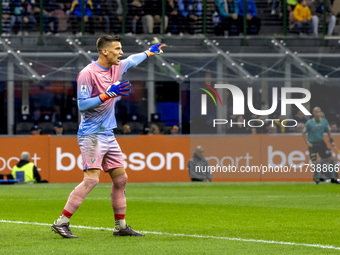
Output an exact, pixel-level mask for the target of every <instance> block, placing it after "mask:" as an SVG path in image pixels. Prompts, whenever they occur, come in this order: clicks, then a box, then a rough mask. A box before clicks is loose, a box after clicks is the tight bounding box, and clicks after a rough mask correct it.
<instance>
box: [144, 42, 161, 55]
mask: <svg viewBox="0 0 340 255" xmlns="http://www.w3.org/2000/svg"><path fill="white" fill-rule="evenodd" d="M164 46H166V44H165V43H159V44H154V45H152V46H151V47H150V48H149V49H148V50H146V51H144V52H145V54H146V55H147V56H148V57H150V56H152V55H158V54H162V53H163V51H162V47H164Z"/></svg>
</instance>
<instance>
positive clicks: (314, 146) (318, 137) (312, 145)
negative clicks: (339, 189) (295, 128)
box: [303, 107, 340, 184]
mask: <svg viewBox="0 0 340 255" xmlns="http://www.w3.org/2000/svg"><path fill="white" fill-rule="evenodd" d="M321 113H322V112H321V109H320V107H314V109H313V118H312V119H309V120H308V121H307V122H306V125H305V129H304V131H303V139H304V140H305V142H306V144H307V146H308V150H309V157H310V160H311V161H312V166H313V167H312V169H313V170H314V184H319V182H320V171H323V166H322V165H321V167H320V166H318V165H317V164H318V162H317V154H319V156H320V157H321V158H322V159H327V161H328V163H329V167H330V168H329V172H330V173H331V179H332V180H331V182H332V183H336V184H340V182H339V180H338V179H337V178H336V173H335V169H334V168H335V164H336V162H337V161H336V159H335V158H334V157H333V156H332V153H331V151H330V149H328V148H327V145H326V143H325V141H324V139H323V134H324V132H327V134H328V137H329V142H330V143H331V145H332V146H333V147H335V144H334V141H333V138H332V135H331V131H330V128H329V124H328V121H327V120H326V119H323V118H321V117H320V116H321ZM318 169H319V170H318Z"/></svg>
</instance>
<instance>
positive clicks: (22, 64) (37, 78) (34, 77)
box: [0, 39, 42, 81]
mask: <svg viewBox="0 0 340 255" xmlns="http://www.w3.org/2000/svg"><path fill="white" fill-rule="evenodd" d="M8 42H9V40H8V39H5V41H3V40H2V39H0V45H1V46H2V48H3V49H4V51H5V52H7V53H8V55H12V56H13V58H14V59H15V60H16V61H17V63H18V64H19V66H20V67H22V68H24V69H25V70H26V71H28V72H29V73H30V74H31V77H32V80H34V81H41V79H42V78H41V76H40V75H39V74H38V73H37V72H36V71H35V70H34V69H32V67H31V66H30V65H32V63H30V65H28V64H27V63H26V62H25V61H24V60H23V59H22V58H21V56H20V55H19V53H20V51H19V52H16V51H15V50H13V49H12V48H11V47H10V46H9V45H8Z"/></svg>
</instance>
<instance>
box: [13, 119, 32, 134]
mask: <svg viewBox="0 0 340 255" xmlns="http://www.w3.org/2000/svg"><path fill="white" fill-rule="evenodd" d="M32 126H33V122H26V121H25V122H19V123H18V124H17V125H16V134H18V135H29V134H30V132H31V127H32Z"/></svg>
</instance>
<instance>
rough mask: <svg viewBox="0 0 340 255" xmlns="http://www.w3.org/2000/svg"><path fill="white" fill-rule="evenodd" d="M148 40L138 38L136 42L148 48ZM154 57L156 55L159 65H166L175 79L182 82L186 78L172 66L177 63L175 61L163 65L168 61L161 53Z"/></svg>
mask: <svg viewBox="0 0 340 255" xmlns="http://www.w3.org/2000/svg"><path fill="white" fill-rule="evenodd" d="M147 42H148V40H146V39H145V40H144V41H143V40H136V43H137V44H138V45H140V46H143V47H144V48H148V44H147ZM154 57H155V58H154V59H155V61H157V63H158V64H159V66H164V68H166V69H167V70H168V73H169V75H170V77H172V78H173V79H174V80H176V81H179V82H180V83H182V82H183V81H184V80H185V78H184V77H183V76H182V75H181V74H179V73H177V72H176V71H175V69H174V68H172V67H171V65H172V66H173V65H175V64H174V63H171V65H169V64H165V65H163V64H164V63H167V61H165V60H164V58H163V57H162V56H161V55H155V56H154Z"/></svg>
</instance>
